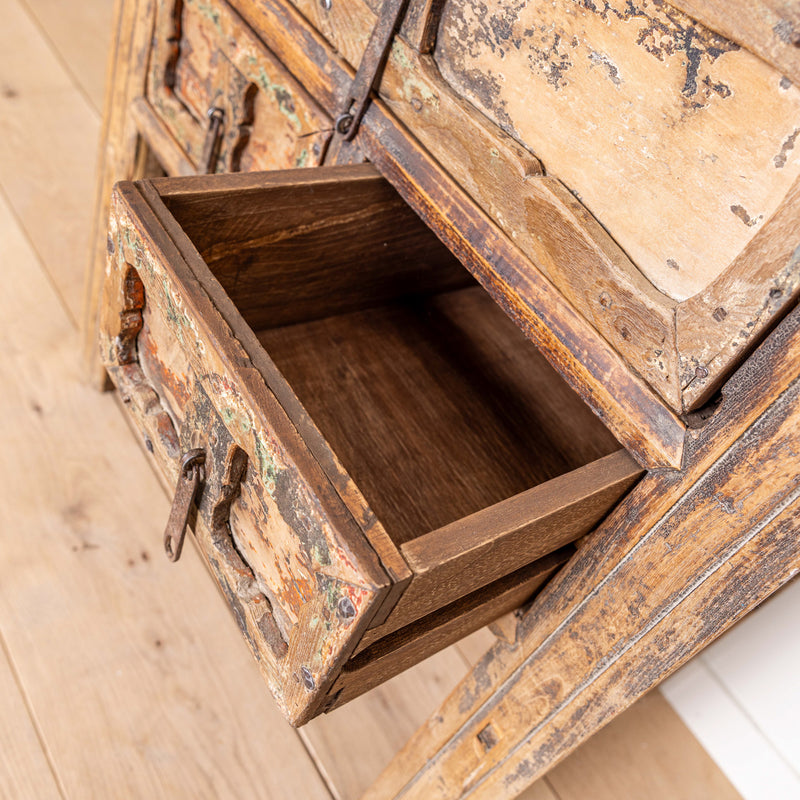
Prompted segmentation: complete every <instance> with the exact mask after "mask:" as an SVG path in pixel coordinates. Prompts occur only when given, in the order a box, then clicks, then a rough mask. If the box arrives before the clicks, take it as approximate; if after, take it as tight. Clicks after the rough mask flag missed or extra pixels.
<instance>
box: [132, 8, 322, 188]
mask: <svg viewBox="0 0 800 800" xmlns="http://www.w3.org/2000/svg"><path fill="white" fill-rule="evenodd" d="M154 41H155V46H154V50H153V54H152V58H151V69H150V76H149V82H148V87H147V97H148V100H149V101H150V102H151V103H152V105H153V108H154V109H155V111H156V113H157V114H158V115H159V116H160V117H161V118H162V120H163V121H164V123H165V125H166V126H167V128H168V129H169V130H170V132H171V133H172V135H173V136H174V137H175V139H176V141H177V142H178V143H179V144H180V146H181V147H182V149H183V150H184V151H185V153H186V154H187V156H188V158H189V159H190V160H191V161H192V162H193V163H194V164H195V166H196V167H197V169H198V170H199V171H200V172H238V171H244V172H247V171H252V170H268V169H285V168H288V167H304V166H315V165H317V164H319V163H321V161H322V159H323V156H324V152H325V147H326V144H327V141H328V138H329V136H330V131H331V126H332V123H331V120H330V118H329V117H328V116H327V115H326V114H325V113H324V112H323V111H322V110H321V109H320V108H319V106H317V104H316V103H315V102H314V101H313V100H312V99H311V98H310V97H309V96H308V95H307V94H306V92H305V91H304V90H303V89H302V87H301V86H300V85H299V84H298V83H297V82H296V81H295V80H294V78H292V76H291V75H290V74H289V73H288V72H287V71H286V69H285V68H284V67H283V66H282V65H281V64H280V63H279V62H278V61H276V59H275V58H274V57H273V56H272V55H271V53H270V52H269V51H268V50H267V49H266V48H265V47H264V46H263V45H261V44H260V43H259V42H258V40H257V39H256V38H255V37H254V36H253V34H252V32H251V31H250V30H249V29H248V28H247V27H246V26H245V25H243V24H242V22H241V20H240V19H239V17H238V15H237V14H236V12H235V11H233V9H231V8H230V7H229V6H228V5H227V4H226V3H224V2H219V3H216V4H214V5H210V4H208V3H203V2H196V0H177V1H176V2H174V3H170V2H166V3H161V4H159V8H158V11H157V14H156V28H155V34H154ZM212 108H218V109H221V110H222V112H223V115H224V118H223V121H222V129H221V141H220V142H219V146H218V150H217V152H216V157H215V158H214V159H213V163H212V164H210V165H209V164H201V163H200V161H201V156H202V153H203V148H204V145H205V139H206V136H207V130H208V124H209V119H208V114H209V112H210V109H212Z"/></svg>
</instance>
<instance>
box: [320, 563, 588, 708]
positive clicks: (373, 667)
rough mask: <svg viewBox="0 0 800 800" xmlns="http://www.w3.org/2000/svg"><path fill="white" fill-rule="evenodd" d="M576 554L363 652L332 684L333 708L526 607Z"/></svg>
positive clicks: (523, 573) (509, 579)
mask: <svg viewBox="0 0 800 800" xmlns="http://www.w3.org/2000/svg"><path fill="white" fill-rule="evenodd" d="M571 552H572V548H569V547H566V548H564V549H563V550H559V551H558V552H556V553H552V554H550V555H548V556H546V557H544V558H541V559H539V560H538V561H536V562H534V563H532V564H529V565H527V566H525V567H523V568H521V569H519V570H517V571H516V572H513V573H511V574H509V575H507V576H505V577H503V578H500V579H499V580H497V581H495V582H494V583H492V584H490V585H489V586H483V587H481V588H480V589H479V590H477V591H474V592H472V593H471V594H469V595H467V596H466V597H462V598H460V599H459V600H457V601H455V602H453V603H450V604H448V605H447V606H444V607H442V608H440V609H439V610H437V611H434V612H433V613H431V614H428V615H427V616H426V617H424V618H423V619H421V620H419V621H417V622H415V623H412V624H411V625H408V626H406V627H405V628H402V629H400V630H396V631H394V632H393V633H391V634H389V635H386V636H383V637H382V638H381V639H379V640H378V641H376V642H375V643H374V644H372V645H370V646H369V647H367V648H366V649H364V650H361V651H360V652H358V653H357V654H356V655H355V656H354V657H353V658H351V659H350V661H349V662H348V663H347V665H346V666H345V668H344V670H343V671H342V673H341V675H340V676H339V678H338V679H337V681H336V683H335V684H334V685H333V688H332V689H331V705H330V707H331V708H336V707H338V706H340V705H344V704H345V703H348V702H350V700H352V699H353V698H355V697H358V696H360V695H361V694H363V693H364V692H365V691H368V690H369V689H371V688H373V687H374V686H377V685H379V684H381V683H383V682H384V681H385V680H387V679H389V678H392V677H394V676H395V675H397V674H398V673H400V672H402V671H403V670H404V669H408V667H411V666H413V665H414V664H417V663H419V662H420V661H421V660H422V659H423V658H425V657H426V656H427V655H428V654H430V653H432V652H437V651H439V650H441V649H443V648H444V647H447V646H448V645H451V644H454V643H455V642H457V641H458V640H459V639H461V638H463V637H464V636H466V635H468V634H470V633H473V632H474V631H476V630H478V629H480V628H482V627H483V626H484V625H486V624H487V623H488V622H490V621H491V620H493V619H495V618H497V617H498V616H500V615H502V614H505V613H507V612H509V611H511V610H513V609H515V608H518V607H519V606H521V605H522V604H523V603H526V602H527V601H529V600H530V599H531V598H532V597H533V596H534V595H535V593H536V591H537V590H538V589H539V588H540V587H541V586H542V585H543V584H544V583H545V582H546V581H547V579H548V578H550V576H551V575H552V574H553V573H554V572H555V570H556V569H557V568H558V567H559V566H561V565H562V564H564V563H565V562H566V561H567V560H568V558H569V555H570V553H571Z"/></svg>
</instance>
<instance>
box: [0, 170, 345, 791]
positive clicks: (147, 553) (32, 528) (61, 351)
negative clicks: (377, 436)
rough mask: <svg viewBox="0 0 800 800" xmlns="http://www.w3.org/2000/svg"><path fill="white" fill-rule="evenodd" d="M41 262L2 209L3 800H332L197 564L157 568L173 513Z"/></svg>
mask: <svg viewBox="0 0 800 800" xmlns="http://www.w3.org/2000/svg"><path fill="white" fill-rule="evenodd" d="M91 163H92V159H91V158H87V162H86V168H87V169H89V168H90V166H91ZM18 169H19V170H20V172H21V173H22V172H23V171H24V170H25V165H24V163H23V162H22V161H20V164H19V167H18ZM37 250H38V242H37V241H36V240H33V241H31V240H30V239H29V238H28V237H27V236H26V235H25V234H24V232H23V230H22V229H21V227H20V225H19V223H18V220H17V219H15V215H14V214H13V212H12V210H11V209H10V207H9V205H8V204H7V203H6V202H5V201H4V200H3V201H0V263H1V264H3V266H4V267H5V266H6V265H13V269H9V270H8V273H7V276H6V278H7V283H6V287H7V289H8V292H7V293H6V295H5V296H4V299H3V310H2V313H0V320H1V322H0V327H1V328H2V338H3V343H4V346H3V348H2V349H1V350H0V380H2V385H3V391H2V393H0V410H1V413H0V437H2V440H3V442H4V447H3V448H2V452H0V475H2V480H0V487H1V488H0V496H2V506H1V509H0V524H1V525H2V528H3V530H4V531H24V532H25V534H24V535H13V536H3V537H2V542H1V543H0V550H1V551H2V554H1V555H0V628H2V647H3V648H4V649H3V650H2V651H0V684H2V686H0V719H1V720H2V723H0V744H1V745H2V747H1V748H0V752H1V754H0V763H2V767H0V796H2V797H4V798H13V800H18V799H20V800H22V799H25V800H27V799H28V798H31V799H32V800H39V799H40V798H41V799H42V800H44V799H45V798H49V797H58V798H62V799H63V798H65V797H66V798H71V797H87V796H90V797H91V796H96V797H106V796H109V795H111V796H117V797H192V798H198V800H213V799H214V798H219V797H224V796H234V797H254V796H258V797H263V798H268V799H271V798H274V799H275V800H278V799H279V798H284V797H286V796H287V795H288V796H292V797H302V798H308V799H309V800H330V793H329V791H328V789H327V787H326V786H325V783H324V781H323V780H322V779H321V778H320V776H319V775H318V773H317V770H316V769H315V766H314V762H313V760H312V759H311V758H310V757H309V755H308V753H307V751H306V749H305V747H304V746H303V743H302V742H301V741H300V739H299V737H298V735H297V733H296V732H295V731H293V730H292V729H291V728H290V727H289V725H288V724H287V723H286V722H285V721H284V720H283V718H282V717H281V715H280V712H279V711H278V709H277V707H276V706H275V703H274V702H273V701H272V698H271V697H270V696H269V693H268V692H267V691H265V689H264V686H263V683H262V681H261V679H260V677H259V674H258V670H257V669H256V668H255V665H254V664H253V663H252V660H251V658H250V656H249V654H248V653H247V650H246V648H245V646H244V645H243V644H242V641H241V636H240V635H239V632H238V630H237V629H236V627H235V625H232V624H231V619H230V615H229V613H228V610H227V608H226V607H225V606H224V605H223V604H222V603H221V602H220V600H219V598H218V597H217V596H216V593H215V592H214V591H213V588H212V587H211V585H210V584H209V581H208V575H207V573H206V570H205V568H204V567H203V565H202V563H201V560H200V559H198V558H197V556H196V554H195V552H194V548H193V547H191V546H188V545H187V547H186V549H185V551H184V556H183V560H182V562H181V564H180V565H179V567H177V568H176V566H175V565H174V564H170V563H169V562H168V561H167V560H166V559H165V558H163V556H161V554H160V553H159V547H160V539H161V534H162V531H163V525H164V520H165V518H166V514H167V512H168V506H169V504H168V500H167V499H166V498H165V496H164V493H163V492H162V490H161V487H160V486H159V485H158V482H157V480H155V476H154V475H153V474H152V472H151V470H150V468H149V465H148V463H147V460H146V459H147V456H146V454H145V451H144V448H142V447H141V439H140V437H139V436H133V435H132V430H131V427H130V426H129V425H127V424H126V423H125V420H124V418H123V416H122V414H121V413H120V408H119V403H118V402H117V398H116V397H115V396H113V395H110V394H105V395H101V394H99V393H98V392H96V391H95V390H94V389H92V388H90V387H87V386H86V385H85V384H84V383H83V381H82V380H81V374H80V365H79V361H78V359H77V357H76V356H77V353H78V350H79V346H80V340H79V336H78V333H77V331H76V329H75V325H74V322H73V320H72V319H70V316H69V315H68V314H67V313H66V305H65V303H64V298H63V297H61V296H59V294H58V291H57V289H56V287H54V286H53V284H52V282H51V281H50V280H49V276H48V275H47V273H46V270H45V269H44V266H43V264H42V262H41V259H40V257H38V255H37V252H36V251H37ZM209 589H211V591H208V590H209ZM7 658H8V659H9V660H10V663H11V664H12V666H13V672H14V678H13V680H12V683H11V685H9V683H8V682H7V678H8V677H9V676H8V673H7V671H6V670H7V666H8V663H9V661H7V660H6V659H7ZM210 687H213V689H212V690H210ZM15 693H16V694H15ZM23 701H24V706H25V708H24V710H23V709H22V708H20V706H21V705H22V703H23ZM18 713H25V714H26V715H27V717H28V723H27V724H28V726H29V727H28V728H27V729H26V727H25V725H24V723H23V719H22V718H20V717H19V716H17V714H18ZM15 720H16V722H15ZM242 731H248V732H251V733H250V735H247V736H242V735H241V732H242ZM37 747H38V748H39V757H38V758H37V757H36V756H35V751H32V750H31V748H37ZM154 754H157V757H155V756H154ZM43 761H44V762H46V763H45V764H44V765H42V762H43ZM9 762H11V763H9ZM276 764H277V765H279V766H278V767H276ZM20 773H21V774H20Z"/></svg>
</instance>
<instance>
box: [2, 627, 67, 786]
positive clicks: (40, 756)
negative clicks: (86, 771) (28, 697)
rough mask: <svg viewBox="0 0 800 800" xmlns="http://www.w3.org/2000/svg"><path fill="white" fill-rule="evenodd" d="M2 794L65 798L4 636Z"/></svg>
mask: <svg viewBox="0 0 800 800" xmlns="http://www.w3.org/2000/svg"><path fill="white" fill-rule="evenodd" d="M0 719H2V720H3V724H2V726H0V795H2V796H3V797H8V798H15V797H16V798H21V799H24V798H31V799H33V798H41V800H49V798H63V797H64V795H63V793H62V792H61V789H60V787H59V785H58V777H57V775H56V774H55V773H54V772H53V769H52V767H51V765H50V763H49V762H48V757H47V751H46V749H45V744H44V742H42V740H41V738H40V736H39V734H38V732H37V730H36V722H35V720H33V719H32V718H31V716H30V709H29V708H28V706H27V705H26V702H25V697H24V695H23V693H22V688H21V687H20V685H19V683H18V680H17V676H16V675H15V674H14V668H13V665H12V663H11V661H10V660H9V654H8V651H7V649H6V646H5V642H4V641H3V640H2V639H0Z"/></svg>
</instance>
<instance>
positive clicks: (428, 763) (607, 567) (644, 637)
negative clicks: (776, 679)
mask: <svg viewBox="0 0 800 800" xmlns="http://www.w3.org/2000/svg"><path fill="white" fill-rule="evenodd" d="M799 373H800V314H797V313H795V314H794V315H793V316H792V317H791V318H790V319H789V320H787V321H786V322H785V323H783V324H782V326H781V327H780V328H779V329H778V330H777V331H776V332H775V333H774V334H773V335H772V336H771V337H770V338H769V339H768V340H767V342H766V343H765V344H764V345H763V346H762V347H761V348H760V349H759V350H758V351H757V352H756V354H755V355H754V356H753V357H752V358H751V359H750V361H749V362H748V363H747V365H746V366H745V367H744V368H743V369H742V370H741V371H740V373H737V375H736V376H735V378H734V379H733V380H732V381H731V382H730V383H729V384H728V385H727V386H726V390H725V394H724V400H723V405H722V407H721V409H720V413H719V414H718V415H717V416H715V417H714V418H713V419H712V420H711V422H709V423H708V425H707V426H706V428H704V429H702V430H700V431H696V432H695V433H694V434H693V437H694V444H693V446H692V451H691V453H690V455H689V460H688V465H687V468H686V470H685V471H684V472H683V473H673V474H669V473H661V474H658V473H657V472H654V473H651V475H649V476H648V477H647V478H646V479H645V480H644V481H642V482H641V483H640V484H639V485H638V487H637V488H636V489H635V490H634V492H633V493H631V494H630V495H629V496H628V498H627V500H626V501H625V502H624V503H623V504H622V505H621V506H620V507H619V508H618V509H617V511H616V512H615V513H614V514H613V515H612V516H611V517H610V518H609V520H608V521H607V522H606V523H604V524H603V525H601V526H600V528H598V530H597V531H595V532H594V533H593V534H592V535H591V536H590V537H589V539H588V540H587V542H586V543H585V544H584V546H583V547H581V548H580V549H579V551H578V553H577V555H576V556H575V557H574V559H573V561H572V562H571V563H570V564H569V565H568V567H567V568H566V569H565V570H563V571H562V572H561V573H560V574H559V575H558V577H557V578H556V579H555V580H554V581H553V582H551V583H550V585H549V586H548V588H547V589H546V591H545V592H544V593H543V594H542V595H541V596H540V597H539V598H538V600H537V601H536V602H535V603H534V604H533V606H532V608H531V609H530V610H529V611H528V612H527V613H526V615H525V617H524V618H523V620H522V622H521V624H520V628H519V632H518V639H517V641H516V643H515V644H514V645H508V644H503V643H498V644H497V645H496V646H495V647H494V648H493V650H492V651H491V652H490V653H489V654H488V655H487V657H486V658H485V659H484V660H483V661H482V662H481V663H480V664H479V665H478V666H477V667H476V668H475V669H474V670H473V673H472V674H471V675H470V676H469V677H468V678H467V679H466V680H465V681H464V682H462V684H461V685H460V687H459V688H458V689H457V690H456V691H455V692H454V694H453V695H451V697H450V698H449V699H448V701H446V703H445V704H444V705H443V707H442V708H441V709H440V710H439V712H438V713H437V714H435V715H434V716H433V717H432V718H431V721H430V722H429V723H428V725H427V726H423V728H421V729H420V731H419V732H418V734H417V736H416V737H415V738H414V739H413V740H412V741H411V742H410V743H409V745H408V746H407V747H406V748H405V749H404V751H403V752H402V753H401V754H400V755H399V756H398V757H397V758H396V759H395V761H394V762H393V764H392V765H390V767H389V768H388V769H387V771H386V772H385V773H384V775H383V776H382V778H381V779H380V780H379V781H378V782H377V783H376V784H375V786H374V787H373V788H372V789H371V790H370V791H369V792H368V793H367V795H365V797H368V798H384V797H385V798H388V797H392V798H395V797H397V798H399V797H404V798H413V797H425V798H436V797H462V796H467V795H469V796H470V797H473V796H474V797H487V798H488V797H493V798H495V797H509V798H511V797H514V796H515V795H516V794H517V793H518V792H519V791H521V789H522V788H523V787H524V786H525V785H527V784H528V783H530V782H532V781H533V780H535V778H536V777H537V776H538V775H540V774H542V773H543V772H545V771H546V770H547V769H548V768H550V767H551V766H552V765H553V764H554V763H555V762H557V761H558V760H559V759H560V758H562V757H563V756H564V755H566V753H568V752H569V751H570V750H571V749H572V748H574V747H575V746H577V745H578V744H579V743H580V742H581V741H583V739H584V738H585V737H586V736H587V735H589V734H590V732H591V731H593V730H596V729H597V728H598V727H600V726H602V725H603V724H604V723H605V722H608V721H609V720H610V719H611V718H612V717H613V716H614V715H615V714H617V713H618V712H619V711H620V710H621V709H623V708H625V707H626V706H627V705H628V704H629V703H630V702H632V701H633V700H634V699H636V698H637V697H638V696H639V695H640V694H642V693H643V692H644V691H646V690H647V689H648V688H650V687H651V686H653V685H654V684H655V683H657V682H658V681H659V680H660V679H661V678H663V677H665V676H666V675H667V674H669V672H671V671H672V670H673V669H675V668H676V667H677V666H679V665H680V664H681V663H683V662H684V661H685V660H687V659H688V658H689V657H690V656H691V655H692V654H693V653H695V652H697V650H699V649H700V648H701V647H702V646H704V645H705V644H707V643H708V642H709V641H711V640H712V639H714V638H715V637H716V636H717V635H719V634H720V633H721V632H722V631H723V630H725V629H726V628H727V627H728V626H730V625H731V624H733V623H734V622H735V621H736V620H737V619H739V618H740V617H741V616H742V615H743V614H745V613H746V612H747V611H748V610H749V609H751V608H752V607H754V606H755V605H756V604H757V603H758V602H760V601H761V600H763V599H764V598H766V597H767V596H769V594H771V593H772V592H773V591H775V590H776V589H777V588H778V587H779V586H780V585H782V584H783V583H784V582H785V581H787V580H789V579H791V578H792V577H793V576H794V575H796V574H797V572H798V571H800V547H798V539H797V530H798V519H800V461H798V458H797V430H798V427H797V423H798V419H800V380H798V377H799ZM598 632H601V633H598ZM487 730H488V731H490V732H493V735H492V737H491V739H492V741H493V742H494V744H492V746H491V747H488V748H485V747H484V748H483V749H481V748H480V747H479V746H478V745H479V744H480V741H481V740H480V739H479V738H478V736H479V734H482V733H483V734H484V735H483V741H486V739H487V734H485V731H487ZM476 742H477V744H476Z"/></svg>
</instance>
